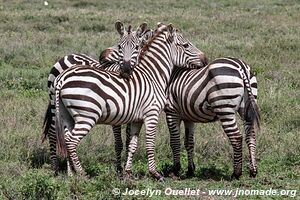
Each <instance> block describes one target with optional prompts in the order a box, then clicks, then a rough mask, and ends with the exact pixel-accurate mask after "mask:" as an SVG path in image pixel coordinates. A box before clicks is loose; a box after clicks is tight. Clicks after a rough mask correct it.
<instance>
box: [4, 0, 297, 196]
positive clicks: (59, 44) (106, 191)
mask: <svg viewBox="0 0 300 200" xmlns="http://www.w3.org/2000/svg"><path fill="white" fill-rule="evenodd" d="M299 12H300V4H299V2H298V1H296V0H295V1H292V0H289V1H283V0H282V1H280V0H276V1H273V0H263V1H227V0H221V1H215V2H211V1H203V2H200V1H193V0H185V1H172V0H166V1H155V0H154V1H153V0H144V1H141V2H136V1H134V0H127V1H118V0H110V1H96V0H94V1H92V0H89V1H84V2H81V1H78V0H72V1H58V0H53V1H52V0H51V1H49V5H48V6H45V5H44V2H43V1H37V0H34V1H29V0H24V1H17V0H12V1H7V0H0V35H1V37H0V46H1V48H0V127H1V129H0V199H42V198H44V199H66V198H67V199H112V198H120V199H121V198H122V199H123V198H127V199H131V198H136V199H137V198H138V199H146V198H147V196H143V195H136V196H124V195H117V196H114V195H113V194H112V190H113V188H119V189H120V191H121V192H125V190H126V188H129V189H134V190H144V189H147V188H150V189H156V190H161V191H162V192H164V191H165V189H167V188H168V187H171V188H173V189H185V188H190V189H200V190H201V191H205V192H208V191H209V190H210V189H227V190H234V191H235V190H236V189H237V188H239V189H247V190H251V189H253V190H270V188H272V189H276V190H277V191H281V190H283V189H285V190H298V191H297V192H298V194H297V193H296V194H295V195H296V197H295V198H298V199H300V194H299V193H300V181H299V180H300V134H299V133H300V114H299V113H300V112H299V110H300V82H299V80H300V67H299V66H300V59H299V55H300V51H299V49H300V37H299V35H300V27H299V21H300V15H299ZM117 19H120V20H122V21H123V22H125V23H126V24H128V23H131V24H132V25H133V26H134V27H137V26H138V25H139V24H141V23H142V22H144V21H146V22H148V24H149V26H150V27H153V28H154V27H155V25H156V23H157V22H159V21H161V22H165V23H173V24H174V25H175V26H177V27H178V28H180V29H181V30H182V31H183V32H184V35H186V36H187V37H188V38H189V39H190V40H191V41H192V42H193V43H194V44H195V45H196V46H197V47H198V48H199V49H201V50H202V51H203V52H205V53H206V54H207V55H208V57H209V58H210V59H214V58H217V57H220V56H235V57H238V58H242V59H243V60H245V61H246V62H247V63H249V64H250V65H251V66H252V69H253V70H254V71H255V72H256V74H257V78H258V82H259V99H258V102H259V106H260V109H261V113H262V128H261V131H260V133H259V134H258V136H257V140H258V141H257V158H258V165H259V174H258V176H257V177H256V178H255V179H250V178H249V177H248V176H249V173H248V169H247V158H248V153H247V149H246V148H244V152H245V153H244V174H243V176H242V178H241V179H240V180H238V181H230V180H229V177H230V175H231V173H232V152H231V147H230V146H229V144H228V140H227V138H226V136H225V135H224V133H223V131H222V129H221V128H220V126H219V124H218V123H215V124H198V125H197V130H196V147H195V161H196V177H195V178H192V179H185V178H184V173H185V170H186V167H187V162H186V160H187V158H186V154H185V152H184V151H183V153H182V164H183V166H182V167H183V170H182V175H183V180H180V181H173V180H172V179H170V178H167V179H166V182H165V183H158V182H156V181H154V180H153V179H151V178H150V177H149V176H148V172H147V161H146V152H145V145H144V131H143V132H142V133H141V141H140V147H139V149H138V151H137V154H136V156H135V161H134V165H133V166H134V173H135V175H136V176H137V177H138V180H134V181H131V182H126V181H121V180H119V179H118V178H117V177H116V176H115V172H114V146H113V135H112V132H111V128H110V127H109V126H104V125H99V126H97V127H95V128H94V129H93V130H92V133H91V134H90V135H88V136H87V137H86V138H85V139H84V140H83V141H82V143H81V144H80V146H79V153H78V154H79V157H80V159H81V161H82V164H83V167H84V169H85V171H86V172H87V174H88V178H83V177H73V178H68V177H67V176H66V175H65V174H60V175H59V176H58V177H54V176H53V175H52V172H51V170H50V165H49V151H48V144H47V143H45V144H41V141H40V138H41V132H42V127H41V126H42V120H43V115H44V112H45V109H46V105H47V100H48V96H47V90H46V82H47V76H48V73H49V71H50V68H51V66H52V65H53V64H54V63H55V61H56V60H57V59H58V58H60V57H62V56H64V55H66V54H69V53H74V52H77V53H86V54H89V55H91V56H95V58H97V57H98V55H99V53H100V52H101V50H103V49H104V48H107V47H108V46H112V45H114V44H115V43H116V41H117V39H118V34H117V32H116V31H115V30H114V22H115V21H116V20H117ZM156 144H157V145H156V146H157V148H156V160H157V164H158V169H159V170H160V171H161V172H166V171H167V170H168V169H169V168H170V167H171V163H172V161H171V156H172V155H171V150H170V147H169V136H168V130H167V127H166V124H165V120H164V118H163V116H162V118H161V122H160V124H159V131H158V134H157V143H156ZM244 146H245V145H244ZM295 195H291V193H290V194H288V195H283V196H282V195H274V196H267V198H274V199H281V198H288V197H290V196H295ZM174 197H175V198H178V199H181V198H183V197H182V196H166V195H164V194H162V195H160V196H155V197H153V198H156V199H165V198H168V199H171V198H174ZM200 198H202V199H233V198H234V197H232V196H224V195H223V196H221V195H219V196H216V195H215V196H209V195H202V196H200ZM238 198H241V199H248V198H249V196H238ZM251 198H257V199H264V198H266V196H259V195H256V196H252V197H251Z"/></svg>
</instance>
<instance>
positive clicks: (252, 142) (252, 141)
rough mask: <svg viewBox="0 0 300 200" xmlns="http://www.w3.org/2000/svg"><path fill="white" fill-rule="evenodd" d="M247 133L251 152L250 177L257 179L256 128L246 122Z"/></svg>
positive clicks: (247, 141)
mask: <svg viewBox="0 0 300 200" xmlns="http://www.w3.org/2000/svg"><path fill="white" fill-rule="evenodd" d="M244 125H245V132H246V138H245V141H246V144H247V146H248V150H249V161H250V164H249V170H250V177H253V178H254V177H255V176H256V175H257V164H256V159H255V148H256V138H255V130H254V126H253V125H251V124H249V123H248V122H245V124H244Z"/></svg>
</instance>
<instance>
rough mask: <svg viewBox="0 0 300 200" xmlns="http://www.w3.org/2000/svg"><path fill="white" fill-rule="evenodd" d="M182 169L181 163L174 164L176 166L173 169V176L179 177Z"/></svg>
mask: <svg viewBox="0 0 300 200" xmlns="http://www.w3.org/2000/svg"><path fill="white" fill-rule="evenodd" d="M180 169H181V164H180V163H174V165H173V167H172V173H173V175H174V176H177V177H179V172H180Z"/></svg>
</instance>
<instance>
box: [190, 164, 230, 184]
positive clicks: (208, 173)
mask: <svg viewBox="0 0 300 200" xmlns="http://www.w3.org/2000/svg"><path fill="white" fill-rule="evenodd" d="M195 177H196V178H197V179H199V180H210V179H212V180H215V181H221V180H226V181H231V180H232V179H231V176H229V175H228V172H227V171H224V169H219V168H217V167H216V166H215V165H210V166H205V167H200V169H198V170H196V172H195Z"/></svg>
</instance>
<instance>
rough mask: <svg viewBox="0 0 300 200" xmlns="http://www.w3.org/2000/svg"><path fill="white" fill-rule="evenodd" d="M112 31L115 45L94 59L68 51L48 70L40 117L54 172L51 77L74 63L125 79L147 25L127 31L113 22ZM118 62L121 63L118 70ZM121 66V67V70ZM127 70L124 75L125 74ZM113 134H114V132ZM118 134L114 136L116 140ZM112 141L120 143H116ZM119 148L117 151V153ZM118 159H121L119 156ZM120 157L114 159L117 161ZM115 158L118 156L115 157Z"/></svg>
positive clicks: (133, 62)
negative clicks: (46, 94)
mask: <svg viewBox="0 0 300 200" xmlns="http://www.w3.org/2000/svg"><path fill="white" fill-rule="evenodd" d="M115 27H116V30H117V31H118V33H119V34H120V40H119V42H118V44H117V45H115V46H113V47H110V48H107V49H106V50H104V51H103V52H102V53H101V55H100V57H99V59H100V62H98V61H97V60H95V59H93V58H91V57H89V56H87V55H85V54H70V55H67V56H65V57H63V58H61V59H60V60H59V61H58V62H56V63H55V64H54V66H53V68H52V69H51V71H50V74H49V77H48V89H49V97H50V101H49V104H48V109H47V111H46V115H45V119H44V130H43V139H42V141H44V139H45V138H46V137H47V136H48V137H49V144H50V160H51V165H52V168H53V170H54V171H55V173H57V171H58V165H57V157H56V135H55V121H54V116H55V104H54V100H53V99H54V91H51V90H50V88H51V85H52V84H53V82H54V80H55V78H56V77H57V76H58V75H59V74H60V73H62V72H63V71H64V70H66V69H68V68H71V67H73V66H76V65H88V66H90V67H94V68H102V69H105V70H108V71H116V72H119V71H120V75H121V76H122V77H125V78H128V76H129V75H130V73H129V72H128V67H130V68H134V66H135V65H136V63H137V58H138V53H139V50H140V48H141V43H142V41H143V40H144V39H143V37H144V36H145V34H146V33H147V32H148V29H147V24H146V23H143V24H141V25H140V26H139V28H138V30H137V31H132V30H131V29H132V28H131V26H130V25H129V27H128V29H127V31H126V30H125V28H124V26H123V23H122V22H120V21H117V22H116V24H115ZM120 65H121V66H123V67H122V68H121V69H122V70H119V69H120ZM124 69H125V70H124ZM127 73H128V74H127ZM118 129H120V128H118V127H115V128H114V130H115V131H117V130H118ZM114 134H115V135H116V136H117V135H119V134H118V133H115V132H114ZM119 138H120V137H116V140H118V139H119ZM116 143H120V142H117V141H116ZM118 152H119V151H117V154H118ZM120 159H121V158H120ZM120 159H119V161H117V163H118V162H120ZM117 160H118V159H117Z"/></svg>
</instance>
